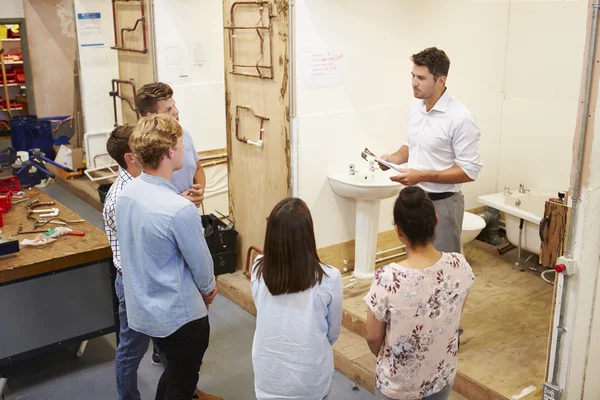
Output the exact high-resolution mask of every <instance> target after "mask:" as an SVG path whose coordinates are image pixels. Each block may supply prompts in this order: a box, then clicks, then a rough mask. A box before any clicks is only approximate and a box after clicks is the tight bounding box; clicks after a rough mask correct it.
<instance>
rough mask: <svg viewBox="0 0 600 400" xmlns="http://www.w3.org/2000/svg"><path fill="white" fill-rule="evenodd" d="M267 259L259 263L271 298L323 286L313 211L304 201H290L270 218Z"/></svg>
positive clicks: (286, 201)
mask: <svg viewBox="0 0 600 400" xmlns="http://www.w3.org/2000/svg"><path fill="white" fill-rule="evenodd" d="M263 251H264V253H263V254H264V256H263V257H261V258H260V259H258V261H257V270H256V276H257V278H260V277H261V276H262V278H263V280H264V281H265V285H266V286H267V288H268V289H269V292H270V293H271V295H273V296H276V295H279V294H285V293H298V292H302V291H304V290H307V289H310V288H311V287H313V286H315V285H316V284H317V283H321V281H322V280H323V275H327V274H326V273H325V271H323V267H321V264H320V262H321V261H320V260H319V255H318V254H317V245H316V243H315V232H314V228H313V221H312V217H311V215H310V210H309V209H308V206H307V205H306V203H305V202H304V201H302V200H301V199H298V198H294V197H288V198H286V199H283V200H282V201H280V202H279V203H278V204H277V205H276V206H275V208H273V211H271V214H270V215H269V217H268V218H267V232H266V235H265V245H264V248H263Z"/></svg>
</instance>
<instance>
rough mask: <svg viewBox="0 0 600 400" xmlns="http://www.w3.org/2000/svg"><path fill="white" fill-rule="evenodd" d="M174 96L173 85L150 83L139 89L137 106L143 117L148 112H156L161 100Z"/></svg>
mask: <svg viewBox="0 0 600 400" xmlns="http://www.w3.org/2000/svg"><path fill="white" fill-rule="evenodd" d="M171 97H173V89H172V88H171V86H169V85H167V84H166V83H162V82H154V83H148V84H146V85H144V86H142V87H141V88H139V89H138V91H137V93H136V98H135V106H136V108H137V109H138V112H139V113H140V115H141V116H142V117H145V116H146V114H148V113H150V114H156V112H157V103H158V101H159V100H167V99H170V98H171Z"/></svg>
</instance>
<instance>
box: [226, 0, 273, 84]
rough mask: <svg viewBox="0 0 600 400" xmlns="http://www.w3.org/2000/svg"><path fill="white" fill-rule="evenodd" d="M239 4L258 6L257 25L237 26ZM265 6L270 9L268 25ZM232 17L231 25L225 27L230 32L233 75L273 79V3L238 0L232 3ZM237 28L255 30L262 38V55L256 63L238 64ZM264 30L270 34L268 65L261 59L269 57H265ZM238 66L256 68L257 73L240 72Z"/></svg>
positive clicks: (230, 57)
mask: <svg viewBox="0 0 600 400" xmlns="http://www.w3.org/2000/svg"><path fill="white" fill-rule="evenodd" d="M239 6H256V7H258V11H259V14H260V16H259V19H258V21H257V22H256V25H255V26H235V9H236V8H237V7H239ZM265 8H266V9H267V11H268V14H267V16H268V18H269V24H268V25H267V26H265V24H264V10H265ZM229 14H230V19H231V26H226V27H225V29H227V30H228V34H229V59H230V60H231V72H230V73H231V74H233V75H242V76H249V77H254V78H261V79H273V75H274V73H273V25H272V24H271V19H272V18H275V17H276V15H274V14H273V5H272V4H271V3H270V2H268V1H254V2H253V1H238V2H235V3H233V4H232V5H231V10H230V13H229ZM236 30H255V31H256V34H257V35H258V38H259V40H260V56H259V57H258V60H256V64H254V65H247V64H236V62H235V44H234V42H235V37H236V35H235V31H236ZM262 31H267V32H268V34H269V55H268V59H269V64H268V65H264V64H261V61H263V59H265V58H267V57H265V38H264V36H263V33H262ZM236 67H238V68H256V74H251V73H243V72H238V71H236ZM265 69H266V70H267V71H263V70H265ZM264 72H268V74H265V73H264Z"/></svg>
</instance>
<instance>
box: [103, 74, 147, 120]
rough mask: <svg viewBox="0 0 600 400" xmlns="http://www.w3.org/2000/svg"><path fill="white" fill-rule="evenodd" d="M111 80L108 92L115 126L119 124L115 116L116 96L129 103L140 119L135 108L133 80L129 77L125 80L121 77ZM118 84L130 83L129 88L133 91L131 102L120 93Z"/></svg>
mask: <svg viewBox="0 0 600 400" xmlns="http://www.w3.org/2000/svg"><path fill="white" fill-rule="evenodd" d="M111 82H112V91H111V92H109V93H108V94H109V95H110V96H111V97H112V98H113V109H114V112H115V126H118V125H119V121H118V118H117V97H118V98H119V99H121V101H124V102H125V103H127V104H128V105H129V107H130V108H131V110H132V111H134V112H135V115H136V116H137V119H140V113H139V112H138V110H137V108H135V101H136V91H135V82H134V80H133V79H130V80H128V81H125V80H122V79H113V80H112V81H111ZM120 85H131V90H132V91H133V103H132V102H131V100H130V99H128V98H127V97H125V96H122V95H121V87H120Z"/></svg>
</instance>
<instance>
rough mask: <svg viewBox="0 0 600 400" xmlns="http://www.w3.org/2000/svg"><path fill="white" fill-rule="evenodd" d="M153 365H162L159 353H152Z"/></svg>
mask: <svg viewBox="0 0 600 400" xmlns="http://www.w3.org/2000/svg"><path fill="white" fill-rule="evenodd" d="M152 365H162V361H160V357H159V356H158V353H152Z"/></svg>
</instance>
